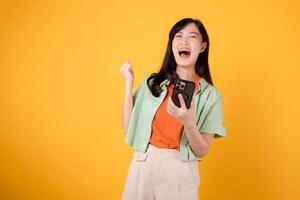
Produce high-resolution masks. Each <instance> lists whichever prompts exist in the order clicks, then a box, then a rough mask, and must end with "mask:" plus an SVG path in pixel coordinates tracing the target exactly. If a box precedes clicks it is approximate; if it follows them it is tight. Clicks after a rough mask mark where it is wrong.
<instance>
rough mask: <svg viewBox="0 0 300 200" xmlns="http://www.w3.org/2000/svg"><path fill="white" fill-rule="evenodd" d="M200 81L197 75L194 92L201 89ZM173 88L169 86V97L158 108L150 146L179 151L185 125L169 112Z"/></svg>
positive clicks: (171, 85) (153, 123)
mask: <svg viewBox="0 0 300 200" xmlns="http://www.w3.org/2000/svg"><path fill="white" fill-rule="evenodd" d="M200 79H201V77H200V76H199V75H196V77H195V79H194V83H195V90H194V92H196V91H198V89H199V85H198V82H199V80H200ZM173 88H174V85H173V84H169V85H168V86H167V95H166V97H165V99H164V100H163V102H162V104H161V105H160V107H159V108H158V110H157V112H156V114H155V117H154V120H153V122H152V132H151V138H150V144H152V145H154V146H157V147H159V148H168V149H179V147H180V138H181V133H182V129H183V125H182V124H181V123H180V122H179V121H177V119H176V118H175V117H173V116H172V115H171V114H169V113H168V111H167V106H168V97H171V95H172V92H173Z"/></svg>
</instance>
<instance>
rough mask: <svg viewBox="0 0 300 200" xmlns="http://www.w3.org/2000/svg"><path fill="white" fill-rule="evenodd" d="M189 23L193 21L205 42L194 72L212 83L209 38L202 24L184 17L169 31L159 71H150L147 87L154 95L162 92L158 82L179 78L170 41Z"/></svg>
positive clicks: (172, 81)
mask: <svg viewBox="0 0 300 200" xmlns="http://www.w3.org/2000/svg"><path fill="white" fill-rule="evenodd" d="M189 23H194V24H195V25H196V26H197V28H198V29H199V32H200V34H201V36H202V42H206V43H207V46H206V48H205V50H204V51H203V52H202V53H200V54H199V56H198V59H197V61H196V66H195V73H196V74H198V75H199V76H201V77H202V78H204V79H205V80H206V81H207V82H208V83H210V84H211V85H213V83H212V79H211V76H210V71H209V66H208V51H209V39H208V35H207V32H206V30H205V28H204V25H203V24H202V22H201V21H200V20H198V19H192V18H184V19H182V20H180V21H178V22H177V23H176V24H175V25H174V26H173V27H172V29H171V30H170V32H169V41H168V45H167V50H166V54H165V57H164V60H163V63H162V66H161V68H160V70H159V72H158V73H152V74H151V76H150V77H149V78H148V79H147V84H148V87H149V89H150V91H151V93H152V95H153V96H155V97H159V96H160V94H161V92H162V89H161V87H160V84H161V83H162V82H163V81H164V80H165V79H168V80H170V82H171V83H174V81H175V80H176V79H178V78H179V76H178V75H177V73H176V66H177V64H176V61H175V57H174V55H173V52H172V41H173V38H174V36H175V34H176V33H177V32H179V31H180V30H182V29H183V28H184V27H185V26H186V25H188V24H189Z"/></svg>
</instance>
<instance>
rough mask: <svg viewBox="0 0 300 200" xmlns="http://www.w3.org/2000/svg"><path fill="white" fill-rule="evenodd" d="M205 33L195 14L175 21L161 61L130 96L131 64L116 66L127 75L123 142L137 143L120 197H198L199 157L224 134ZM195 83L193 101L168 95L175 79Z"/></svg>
mask: <svg viewBox="0 0 300 200" xmlns="http://www.w3.org/2000/svg"><path fill="white" fill-rule="evenodd" d="M208 50H209V39H208V35H207V32H206V30H205V28H204V26H203V24H202V23H201V22H200V21H199V20H197V19H191V18H184V19H182V20H180V21H178V22H177V23H176V24H175V25H174V26H173V27H172V29H171V31H170V33H169V41H168V45H167V50H166V54H165V57H164V60H163V64H162V66H161V68H160V70H159V72H158V73H153V74H152V75H151V76H146V77H145V79H144V80H143V82H142V84H140V86H139V87H138V89H137V90H136V91H135V93H134V95H133V96H132V85H133V80H134V76H133V71H132V67H131V64H130V63H129V62H128V61H126V63H125V64H124V65H123V66H122V67H121V68H120V71H121V73H122V75H123V76H124V78H125V80H126V91H125V98H124V105H123V114H122V123H123V130H124V132H125V133H126V143H127V144H129V145H130V146H132V147H133V148H134V149H136V151H135V153H134V155H133V159H132V161H131V164H130V166H129V170H128V175H127V180H126V185H125V189H124V191H123V194H122V199H123V200H154V199H155V200H169V199H172V200H177V199H178V200H179V199H181V200H194V199H198V187H199V183H200V175H199V172H198V161H199V160H202V159H203V157H204V156H205V155H207V153H208V150H209V148H210V145H211V142H212V139H213V138H219V137H221V136H225V135H226V130H225V127H224V126H223V109H222V98H221V94H220V92H219V91H218V90H217V89H216V88H215V87H214V86H213V83H212V79H211V75H210V71H209V66H208ZM178 78H180V79H185V80H189V81H193V82H194V83H195V86H196V87H195V90H194V94H193V100H192V102H191V106H190V108H189V109H187V107H186V105H185V102H184V99H183V97H182V95H181V94H179V95H178V98H179V100H180V106H179V107H177V106H176V105H175V104H174V102H173V101H172V99H171V95H172V91H173V87H174V81H175V80H176V79H178Z"/></svg>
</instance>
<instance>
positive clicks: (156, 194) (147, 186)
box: [122, 144, 200, 200]
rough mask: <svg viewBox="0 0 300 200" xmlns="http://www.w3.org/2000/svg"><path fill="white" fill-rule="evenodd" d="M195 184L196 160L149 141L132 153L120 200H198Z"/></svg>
mask: <svg viewBox="0 0 300 200" xmlns="http://www.w3.org/2000/svg"><path fill="white" fill-rule="evenodd" d="M199 184H200V174H199V171H198V161H196V160H193V161H182V160H180V159H179V151H178V150H176V149H164V148H158V147H155V146H154V145H151V144H149V146H148V148H147V151H146V152H145V153H144V152H140V151H138V150H136V151H135V152H134V154H133V159H132V161H131V163H130V166H129V169H128V175H127V179H126V183H125V188H124V191H123V194H122V200H198V187H199Z"/></svg>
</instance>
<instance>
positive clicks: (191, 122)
mask: <svg viewBox="0 0 300 200" xmlns="http://www.w3.org/2000/svg"><path fill="white" fill-rule="evenodd" d="M195 125H196V124H195V122H194V121H193V120H189V121H187V122H186V123H184V124H183V126H184V127H185V128H186V129H190V128H193V127H194V126H195Z"/></svg>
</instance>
